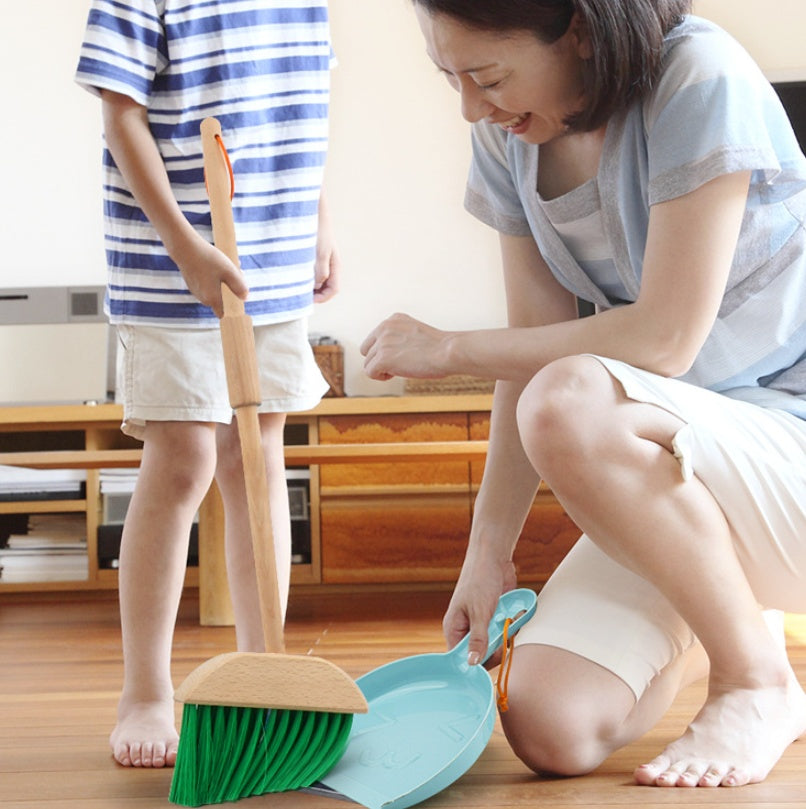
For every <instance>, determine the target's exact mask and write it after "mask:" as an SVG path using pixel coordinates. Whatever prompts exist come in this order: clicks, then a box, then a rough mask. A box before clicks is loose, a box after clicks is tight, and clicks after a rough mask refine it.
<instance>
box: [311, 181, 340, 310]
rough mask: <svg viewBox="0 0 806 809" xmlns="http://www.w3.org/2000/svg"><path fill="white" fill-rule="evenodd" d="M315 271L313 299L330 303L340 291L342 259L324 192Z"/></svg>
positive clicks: (320, 198)
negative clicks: (337, 247)
mask: <svg viewBox="0 0 806 809" xmlns="http://www.w3.org/2000/svg"><path fill="white" fill-rule="evenodd" d="M314 271H315V280H314V288H313V299H314V301H316V303H324V302H325V301H329V300H330V299H331V298H332V297H333V296H334V295H335V294H336V293H337V292H338V291H339V275H340V273H341V259H340V257H339V253H338V251H337V250H336V243H335V239H334V237H333V226H332V223H331V220H330V209H329V206H328V203H327V198H326V195H325V192H324V190H322V193H321V195H320V197H319V230H318V235H317V239H316V264H315V265H314Z"/></svg>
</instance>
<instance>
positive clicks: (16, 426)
mask: <svg viewBox="0 0 806 809" xmlns="http://www.w3.org/2000/svg"><path fill="white" fill-rule="evenodd" d="M121 415H122V414H121V411H120V409H119V408H118V407H116V406H115V405H75V406H36V407H5V408H0V453H3V454H6V453H9V455H7V456H6V457H8V458H10V459H11V460H13V461H14V462H15V463H17V462H19V461H21V462H22V463H25V462H26V460H27V461H29V462H30V463H31V464H32V465H34V464H36V462H37V461H38V460H41V459H42V458H43V457H45V456H47V455H49V454H50V453H54V452H56V453H63V454H65V456H67V457H69V458H76V457H86V458H91V457H94V456H95V454H96V453H107V452H111V453H115V452H124V453H132V455H131V458H132V459H131V460H129V461H127V462H126V464H125V465H136V459H137V457H138V456H139V448H140V445H139V443H138V442H136V441H134V440H132V439H129V438H127V437H126V436H125V435H123V434H122V433H121V432H120V420H121ZM0 463H4V461H3V460H0ZM69 465H70V466H74V464H73V463H70V464H69ZM110 465H113V464H110ZM79 466H80V464H79ZM86 476H87V479H86V484H85V487H84V488H85V491H84V494H83V496H81V497H80V498H73V499H69V500H50V499H41V500H40V499H36V500H28V499H25V498H24V497H23V498H21V499H17V500H9V499H4V500H3V501H2V502H0V515H12V514H19V515H31V514H54V515H55V514H65V513H79V514H81V515H82V516H83V520H84V528H85V537H86V540H87V566H86V575H85V576H83V577H81V578H79V579H75V580H69V581H36V580H34V581H26V582H14V583H4V582H3V579H2V577H1V576H0V592H2V591H15V590H33V591H38V590H79V589H105V588H114V587H117V572H116V571H115V570H104V569H102V568H101V567H100V565H99V561H98V546H97V541H96V540H97V535H98V526H99V525H100V524H101V522H102V503H101V497H100V492H99V489H100V486H99V470H98V468H97V467H92V468H88V469H87V472H86ZM196 581H197V578H196V571H195V570H193V571H190V572H189V574H188V578H187V583H188V584H195V583H196Z"/></svg>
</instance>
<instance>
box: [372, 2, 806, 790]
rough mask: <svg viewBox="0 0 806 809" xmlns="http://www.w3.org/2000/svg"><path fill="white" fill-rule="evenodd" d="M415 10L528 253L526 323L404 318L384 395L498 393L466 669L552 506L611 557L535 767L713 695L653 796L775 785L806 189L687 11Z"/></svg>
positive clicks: (533, 639) (784, 139) (533, 758)
mask: <svg viewBox="0 0 806 809" xmlns="http://www.w3.org/2000/svg"><path fill="white" fill-rule="evenodd" d="M414 2H415V7H416V13H417V17H418V20H419V23H420V26H421V29H422V32H423V35H424V37H425V41H426V44H427V50H428V53H429V56H430V58H431V59H432V60H433V61H434V63H435V64H436V65H437V67H438V68H439V69H440V70H441V71H442V72H443V73H444V74H445V76H446V77H447V79H448V81H449V82H450V83H451V85H452V86H453V87H454V88H455V89H456V90H457V91H458V92H459V93H460V96H461V103H462V113H463V115H464V117H465V118H466V119H467V120H468V121H470V122H471V123H472V124H473V127H472V129H473V164H472V167H471V171H470V177H469V182H468V189H467V197H466V206H467V208H468V209H469V210H470V211H471V213H473V214H475V215H476V216H477V217H479V218H481V219H482V220H483V221H485V222H487V223H488V224H490V225H491V226H493V227H494V228H496V229H497V230H498V231H499V232H500V242H501V255H502V260H503V270H504V283H505V288H506V294H507V302H508V319H509V324H508V328H506V329H500V330H484V331H468V332H445V331H440V330H438V329H436V328H433V327H431V326H428V325H426V324H424V323H421V322H418V321H416V320H414V319H412V318H410V317H407V316H404V315H395V316H393V317H391V318H389V319H388V320H387V321H385V322H384V323H382V324H381V325H379V326H378V327H377V328H376V329H375V330H374V331H373V332H372V333H371V334H370V335H369V336H368V337H367V339H366V341H365V342H364V344H363V346H362V352H363V353H364V354H365V357H366V360H365V367H366V371H367V373H368V374H369V375H370V376H371V377H373V378H377V379H388V378H390V377H391V376H393V375H400V376H408V377H439V376H442V375H446V374H453V373H464V374H474V375H477V376H486V377H494V378H495V379H497V380H498V382H497V385H496V391H495V396H494V404H493V412H492V422H491V435H490V447H489V455H488V459H487V464H486V469H485V474H484V480H483V484H482V487H481V490H480V492H479V495H478V499H477V501H476V508H475V515H474V520H473V526H472V529H471V536H470V540H469V545H468V550H467V555H466V558H465V562H464V565H463V568H462V572H461V575H460V578H459V581H458V583H457V585H456V589H455V591H454V594H453V598H452V600H451V604H450V607H449V609H448V612H447V614H446V616H445V622H444V628H445V633H446V637H447V639H448V642H449V643H450V644H451V645H453V644H454V643H456V641H457V640H458V639H459V638H460V637H461V636H462V635H463V634H465V633H466V632H467V631H470V633H471V646H470V648H471V653H470V654H471V662H475V661H477V660H478V657H479V654H480V652H481V650H482V649H483V648H484V646H485V642H486V641H485V635H486V625H487V621H488V619H489V618H490V616H491V614H492V611H493V608H494V604H495V602H496V599H497V597H498V596H499V594H500V593H501V592H502V591H505V590H507V589H510V588H511V587H512V586H513V585H514V583H515V572H514V568H513V565H512V562H511V559H512V553H513V549H514V546H515V544H516V542H517V540H518V536H519V533H520V530H521V528H522V525H523V522H524V519H525V517H526V514H527V512H528V509H529V507H530V504H531V502H532V498H533V496H534V493H535V490H536V487H537V484H538V481H539V479H540V478H543V479H544V480H546V482H547V483H548V484H549V485H550V486H551V488H552V490H553V492H554V494H555V495H556V497H557V498H558V499H559V501H560V502H561V503H562V504H563V506H564V508H565V509H566V511H567V512H568V514H569V515H570V516H571V517H572V518H573V519H574V521H575V522H576V524H577V525H578V526H579V527H580V528H581V529H582V530H583V531H584V532H585V533H584V535H583V536H582V538H581V539H580V540H579V542H578V543H577V544H576V545H575V546H574V548H573V549H572V551H571V552H570V553H569V554H568V556H567V557H566V559H565V560H564V561H563V563H562V564H561V565H560V566H559V567H558V569H557V571H556V572H555V573H554V575H553V576H552V578H551V580H550V581H549V582H548V583H547V585H546V586H545V588H544V589H543V592H542V593H541V598H540V607H539V609H538V611H537V615H536V616H535V618H534V619H533V620H532V621H531V622H530V624H529V625H527V626H526V627H525V628H524V629H523V630H522V631H521V633H520V634H519V636H518V644H519V649H518V653H517V654H516V655H515V662H514V666H513V671H512V674H511V678H510V699H509V703H510V710H509V712H508V713H506V714H504V715H503V716H502V722H503V725H504V729H505V732H506V734H507V737H508V739H509V741H510V743H511V745H512V747H513V749H514V750H515V752H516V753H517V754H518V755H519V756H520V757H521V758H522V759H523V761H525V762H526V763H527V764H528V765H529V766H530V767H531V768H532V769H534V770H535V771H536V772H550V773H555V774H567V775H574V774H581V773H585V772H588V771H590V770H592V769H594V768H595V767H597V766H598V765H599V764H600V763H601V762H602V761H603V760H604V759H605V758H606V757H607V756H608V755H609V754H610V753H612V752H613V751H614V750H616V749H618V748H620V747H622V746H624V745H626V744H628V743H630V742H632V741H633V740H635V739H637V738H639V737H640V736H641V735H642V734H644V733H645V732H646V731H647V730H649V729H650V728H652V727H653V726H654V725H655V723H656V722H657V721H658V720H659V719H660V718H661V717H662V716H663V714H664V713H665V712H666V710H667V709H668V707H669V706H670V704H671V703H672V701H673V700H674V698H675V696H676V695H677V694H678V693H679V691H680V690H681V689H682V688H683V687H684V686H686V685H687V684H688V683H690V682H692V681H693V680H695V679H698V678H700V677H702V676H704V675H705V674H706V673H707V674H708V678H709V680H708V682H709V688H708V696H707V699H706V701H705V704H704V705H703V707H702V709H701V711H700V712H699V714H698V715H697V717H696V718H695V719H694V721H693V722H692V723H691V725H690V726H689V728H688V729H687V731H686V732H685V734H684V735H683V736H682V737H681V738H680V739H678V740H677V741H675V742H673V743H672V744H670V745H669V746H668V747H667V749H666V750H664V751H663V752H662V753H661V755H659V756H658V757H657V758H655V759H654V760H653V761H650V762H648V763H646V764H643V765H642V766H640V767H638V768H637V769H636V771H635V778H636V780H637V782H638V783H640V784H647V785H658V786H689V787H693V786H698V785H699V786H718V785H723V786H740V785H743V784H747V783H752V782H758V781H761V780H763V779H764V778H765V777H766V776H767V774H768V773H769V772H770V770H771V769H772V768H773V767H774V765H775V763H776V762H777V761H778V759H779V758H780V756H781V754H782V753H783V751H784V750H785V749H786V747H787V746H788V745H789V744H790V743H791V742H792V741H794V740H795V739H797V738H798V737H800V736H801V735H802V734H803V733H804V731H805V730H806V694H804V692H803V689H802V688H801V686H800V685H799V683H798V682H797V680H796V678H795V675H794V673H793V671H792V669H791V666H790V664H789V661H788V660H787V657H786V651H785V647H784V644H783V643H782V635H781V632H780V627H779V631H778V632H777V634H776V633H775V632H773V631H771V630H770V629H769V628H768V625H767V623H766V622H765V616H764V614H763V613H762V609H777V610H787V611H792V612H806V513H805V512H804V504H806V463H804V450H806V306H805V305H804V299H805V298H806V257H805V256H804V244H806V230H804V221H806V160H805V159H804V157H803V155H802V154H801V152H800V150H799V148H798V146H797V142H796V139H795V137H794V135H793V133H792V130H791V127H790V126H789V124H788V121H787V120H786V116H785V114H784V112H783V110H782V108H781V106H780V104H779V103H778V101H777V98H776V96H775V94H774V92H773V90H772V88H771V87H770V86H769V84H768V83H767V82H766V81H765V80H764V78H763V76H762V75H761V73H760V72H759V70H758V68H757V67H756V66H755V65H754V64H753V63H752V61H751V60H750V59H749V57H748V56H747V54H746V53H745V52H744V51H742V49H741V48H740V47H739V46H738V45H737V44H736V43H735V42H734V41H733V40H731V39H730V38H729V37H728V36H727V35H726V34H725V33H724V32H722V31H721V30H719V29H718V28H717V27H715V26H713V25H711V24H710V23H707V22H705V21H703V20H700V19H697V18H695V17H691V16H687V13H688V12H689V10H690V3H689V2H688V1H687V0H532V2H529V3H523V2H518V0H495V2H492V0H414ZM577 298H579V299H583V300H587V301H589V302H591V303H593V304H594V305H595V314H593V315H592V316H589V317H585V318H578V317H577V307H576V299H577Z"/></svg>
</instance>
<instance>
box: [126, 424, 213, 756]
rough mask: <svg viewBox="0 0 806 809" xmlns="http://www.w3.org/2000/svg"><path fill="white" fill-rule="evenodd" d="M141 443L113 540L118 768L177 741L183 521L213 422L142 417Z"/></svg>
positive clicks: (203, 472) (200, 490)
mask: <svg viewBox="0 0 806 809" xmlns="http://www.w3.org/2000/svg"><path fill="white" fill-rule="evenodd" d="M144 442H145V443H144V446H143V460H142V464H141V466H140V472H139V474H138V477H137V486H136V488H135V491H134V495H133V496H132V500H131V504H130V506H129V510H128V513H127V515H126V522H125V525H124V529H123V540H122V543H121V555H120V613H121V626H122V630H123V663H124V684H123V692H122V694H121V697H120V703H119V705H118V723H117V726H116V727H115V729H114V731H113V732H112V735H111V737H110V743H111V745H112V749H113V753H114V756H115V759H116V760H117V761H118V762H119V763H121V764H123V765H125V766H134V767H164V766H166V765H167V766H172V765H173V763H174V761H175V759H176V746H177V733H176V728H175V721H174V701H173V684H172V681H171V646H172V641H173V630H174V625H175V622H176V612H177V608H178V606H179V599H180V596H181V594H182V585H183V581H184V573H185V566H186V561H187V549H188V537H189V534H190V527H191V525H192V522H193V517H194V515H195V513H196V511H197V509H198V507H199V504H200V503H201V500H202V498H203V497H204V494H205V492H206V491H207V489H208V487H209V485H210V482H211V480H212V477H213V470H214V464H215V442H214V428H213V427H212V425H209V424H199V423H191V422H149V423H148V424H147V425H146V428H145V436H144Z"/></svg>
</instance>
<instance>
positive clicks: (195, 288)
mask: <svg viewBox="0 0 806 809" xmlns="http://www.w3.org/2000/svg"><path fill="white" fill-rule="evenodd" d="M174 260H175V261H176V263H177V265H178V267H179V269H180V271H181V273H182V277H183V278H184V279H185V283H186V284H187V287H188V290H189V291H190V293H191V294H192V295H193V296H194V297H195V298H197V299H198V300H199V302H200V303H203V304H204V305H205V306H209V307H210V308H211V309H212V310H213V311H214V312H215V313H216V316H217V317H219V318H220V317H223V315H224V302H223V300H222V298H221V284H222V283H223V284H226V285H227V286H228V287H229V288H230V289H231V290H232V291H233V292H234V293H235V295H237V296H238V297H239V298H241V299H242V300H246V297H247V295H248V294H249V288H248V287H247V285H246V282H245V281H244V277H243V273H242V272H241V270H240V269H239V268H238V267H236V266H235V265H234V264H233V263H232V262H231V261H230V260H229V259H228V258H227V257H226V256H225V255H224V254H223V253H222V252H221V251H220V250H219V249H218V248H216V247H214V246H213V245H211V244H209V242H206V241H205V240H204V239H202V238H201V237H199V239H198V241H196V240H194V244H193V246H192V249H190V250H187V251H186V252H185V254H183V255H182V256H180V257H179V260H177V259H176V258H175V259H174Z"/></svg>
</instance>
